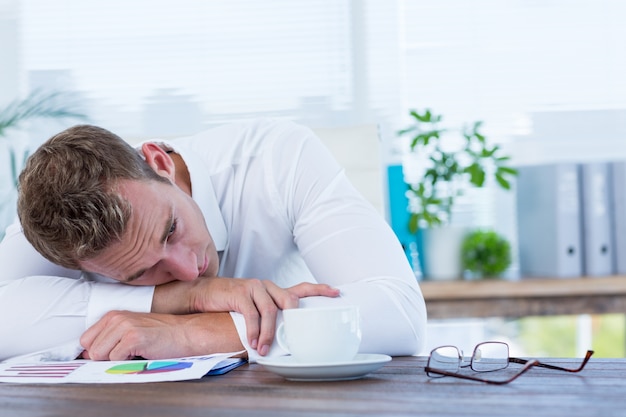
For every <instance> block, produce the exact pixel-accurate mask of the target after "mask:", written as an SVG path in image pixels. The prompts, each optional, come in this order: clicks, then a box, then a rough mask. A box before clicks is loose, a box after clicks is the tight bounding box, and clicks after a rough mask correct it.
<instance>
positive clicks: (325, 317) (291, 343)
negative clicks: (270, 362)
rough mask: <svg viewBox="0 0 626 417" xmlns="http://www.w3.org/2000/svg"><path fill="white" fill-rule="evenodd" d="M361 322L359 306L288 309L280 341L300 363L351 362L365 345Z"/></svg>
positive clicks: (280, 326)
mask: <svg viewBox="0 0 626 417" xmlns="http://www.w3.org/2000/svg"><path fill="white" fill-rule="evenodd" d="M359 320H360V319H359V309H358V307H356V306H343V307H319V308H294V309H288V310H284V311H283V323H281V324H280V325H279V326H278V329H277V331H276V340H277V341H278V344H279V345H280V346H281V347H282V348H283V349H284V350H286V351H287V352H289V353H290V354H291V356H292V357H293V358H294V360H295V361H297V362H300V363H333V362H348V361H351V360H352V359H354V357H355V356H356V354H357V353H358V351H359V345H360V344H361V329H360V322H359Z"/></svg>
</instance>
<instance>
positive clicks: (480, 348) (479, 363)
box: [471, 342, 509, 372]
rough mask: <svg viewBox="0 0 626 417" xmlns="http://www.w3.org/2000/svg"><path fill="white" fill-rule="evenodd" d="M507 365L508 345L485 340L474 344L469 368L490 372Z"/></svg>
mask: <svg viewBox="0 0 626 417" xmlns="http://www.w3.org/2000/svg"><path fill="white" fill-rule="evenodd" d="M507 366H509V346H508V345H507V344H506V343H502V342H485V343H481V344H479V345H477V346H476V348H475V349H474V353H473V355H472V362H471V368H472V369H473V370H474V371H476V372H490V371H497V370H500V369H504V368H506V367H507Z"/></svg>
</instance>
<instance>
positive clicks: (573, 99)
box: [0, 0, 626, 356]
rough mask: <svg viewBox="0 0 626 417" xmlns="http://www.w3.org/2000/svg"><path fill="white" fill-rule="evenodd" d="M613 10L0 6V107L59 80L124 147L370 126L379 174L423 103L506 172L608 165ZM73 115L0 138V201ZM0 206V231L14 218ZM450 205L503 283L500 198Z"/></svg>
mask: <svg viewBox="0 0 626 417" xmlns="http://www.w3.org/2000/svg"><path fill="white" fill-rule="evenodd" d="M625 19H626V2H622V1H620V0H543V1H536V0H438V1H436V2H433V1H422V0H362V1H359V0H300V1H297V2H295V1H288V0H264V1H262V2H260V1H254V0H229V1H217V0H207V1H201V0H176V1H168V0H150V1H147V0H146V1H143V0H131V1H128V0H124V1H122V0H108V1H106V2H97V1H89V0H88V1H85V0H56V1H54V2H50V1H46V0H0V109H1V108H3V106H6V105H9V104H10V103H12V102H14V100H20V99H24V98H26V97H28V96H29V94H32V93H33V92H36V91H62V92H65V93H69V94H71V96H72V100H73V105H75V106H76V107H75V108H77V109H79V110H80V111H81V112H83V113H85V114H86V115H87V116H88V118H89V119H88V120H89V122H90V123H94V124H97V125H101V126H103V127H105V128H107V129H109V130H112V131H114V132H115V133H117V134H118V135H120V136H122V137H124V138H127V139H128V140H131V141H135V140H139V139H142V138H148V137H169V136H180V135H186V134H191V133H195V132H197V131H200V130H202V129H206V128H209V127H211V126H215V125H218V124H222V123H226V122H231V121H240V120H246V119H250V118H255V117H277V118H284V119H290V120H294V121H297V122H300V123H303V124H306V125H308V126H310V127H312V128H316V129H317V128H319V129H342V128H353V127H359V126H375V127H376V132H377V135H378V139H379V140H380V161H378V162H379V163H380V164H381V166H382V167H383V168H384V167H385V166H389V165H394V164H402V161H403V158H404V156H405V155H404V153H405V151H406V146H405V144H403V143H402V140H401V139H400V138H399V136H398V134H397V131H398V130H399V129H402V128H404V127H405V126H406V124H407V123H409V117H408V116H409V110H410V109H424V108H432V109H434V111H436V112H437V113H438V114H442V115H443V116H444V120H445V121H446V123H449V124H451V125H459V124H462V123H465V122H468V121H473V120H481V121H483V122H484V123H483V133H484V134H485V136H487V137H488V138H489V140H490V141H491V142H492V143H495V144H498V145H500V146H501V147H502V149H504V150H505V151H506V152H507V153H508V154H509V155H511V157H512V162H513V164H514V165H525V164H538V163H553V162H560V161H577V162H585V161H596V160H603V159H606V158H609V157H610V158H616V157H618V158H624V159H626V77H625V76H624V74H626V26H625V25H623V22H624V20H625ZM75 123H76V120H72V119H71V118H64V119H45V120H36V121H29V122H26V123H25V124H24V125H22V126H21V128H20V129H11V130H8V131H6V132H5V133H4V135H3V136H0V159H2V158H3V159H2V160H1V161H0V170H5V171H2V177H1V181H0V201H2V200H7V201H9V200H10V199H11V197H10V196H11V195H12V193H13V191H14V190H13V184H12V183H11V174H10V172H9V169H10V166H11V164H10V163H9V155H10V154H12V155H18V156H19V155H22V154H24V153H28V151H29V150H31V149H34V148H35V147H36V146H38V145H39V144H40V143H41V142H43V141H44V140H45V139H47V138H48V137H50V136H51V135H52V134H54V133H56V132H58V131H60V130H61V129H63V128H65V127H67V126H69V125H72V124H75ZM7 150H11V152H12V153H11V152H7ZM348 152H351V153H353V154H355V155H359V152H360V148H359V146H358V145H357V146H353V147H351V148H350V149H349V150H348ZM16 163H17V165H18V166H17V167H16V169H19V164H20V163H21V158H17V162H16ZM382 172H384V170H382ZM373 186H374V185H373ZM376 187H378V184H376ZM376 192H380V195H383V196H385V192H386V188H385V187H383V188H381V189H379V190H376V191H375V193H376ZM384 198H386V197H384ZM1 208H2V213H1V216H0V218H1V222H2V224H1V225H0V226H1V227H2V229H4V227H5V225H6V224H7V223H8V222H9V221H10V219H11V218H12V217H13V215H14V211H13V208H12V207H11V205H10V204H4V205H3V206H2V207H1ZM383 211H386V212H385V213H383V214H385V215H386V216H387V218H389V215H390V213H389V207H388V204H387V205H386V209H383ZM458 211H463V212H469V213H471V215H470V216H466V217H463V218H464V219H465V220H464V221H466V222H467V223H468V224H471V225H472V226H481V227H490V228H493V229H495V230H497V231H498V232H499V233H501V234H502V235H503V236H505V237H506V238H507V239H508V240H509V241H510V242H511V244H512V248H513V260H512V263H511V265H510V267H509V269H508V270H507V272H506V274H505V276H504V279H518V278H519V275H520V273H519V262H518V259H517V254H516V247H517V246H516V243H517V231H516V222H515V216H516V213H515V195H514V193H507V192H504V191H503V190H500V189H498V188H496V187H493V186H492V185H490V184H487V187H486V189H485V190H483V192H482V194H481V195H480V198H478V199H474V200H473V201H467V202H461V204H460V205H459V207H458ZM399 233H404V231H401V232H399ZM417 278H420V277H419V276H418V277H417ZM431 327H432V331H431V332H430V334H431V340H430V341H429V346H428V347H430V346H431V345H436V344H441V343H439V342H442V343H445V344H449V343H453V344H454V343H456V344H459V345H467V346H469V345H471V344H473V343H474V342H475V341H482V340H483V339H486V338H490V339H491V338H499V339H506V340H509V341H510V342H511V343H512V345H513V351H514V353H515V354H524V353H526V354H529V355H538V356H572V355H575V354H577V353H578V352H580V351H581V350H582V349H586V348H588V347H590V346H591V345H593V347H594V348H595V349H596V351H597V354H598V355H604V356H624V349H625V341H624V331H625V329H626V323H625V321H624V316H623V315H604V316H593V317H592V316H572V317H570V316H567V317H552V318H527V319H523V320H502V319H490V320H470V319H468V320H465V321H463V320H461V321H459V320H455V321H441V322H438V321H434V322H431ZM469 348H470V347H466V349H468V350H469Z"/></svg>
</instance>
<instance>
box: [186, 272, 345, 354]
mask: <svg viewBox="0 0 626 417" xmlns="http://www.w3.org/2000/svg"><path fill="white" fill-rule="evenodd" d="M196 282H197V284H198V285H197V286H196V289H195V290H194V291H193V294H194V300H193V302H192V306H193V308H194V310H195V311H236V312H238V313H241V314H242V315H243V316H244V320H245V322H246V337H247V338H248V343H249V344H250V347H251V348H252V349H257V351H258V352H259V354H260V355H262V356H264V355H266V354H267V352H268V351H269V347H270V345H271V344H272V341H273V340H274V334H275V331H276V316H277V314H278V310H279V309H280V310H285V309H288V308H296V307H298V303H299V300H300V298H303V297H310V296H326V297H337V296H338V295H339V290H338V289H335V288H332V287H330V286H328V285H326V284H311V283H301V284H298V285H295V286H293V287H290V288H287V289H283V288H280V287H279V286H277V285H276V284H274V283H273V282H272V281H269V280H258V279H241V278H219V277H217V278H205V279H201V280H197V281H196Z"/></svg>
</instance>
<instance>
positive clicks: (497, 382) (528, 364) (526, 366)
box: [424, 341, 594, 385]
mask: <svg viewBox="0 0 626 417" xmlns="http://www.w3.org/2000/svg"><path fill="white" fill-rule="evenodd" d="M484 344H502V345H505V346H506V348H507V356H508V351H509V345H508V344H507V343H504V342H496V341H488V342H482V343H479V344H477V345H476V346H475V347H474V350H473V352H472V356H471V359H470V363H469V365H465V366H462V363H463V359H464V357H463V354H462V351H461V350H460V349H459V348H458V347H456V346H452V345H444V346H439V347H436V348H434V349H433V350H431V351H430V355H428V362H427V365H426V367H425V368H424V371H425V372H426V374H427V375H428V376H429V377H431V378H437V376H436V375H440V377H444V376H451V377H455V378H460V379H467V380H470V381H478V382H484V383H487V384H494V385H504V384H508V383H510V382H513V381H514V380H516V379H517V378H519V377H520V376H522V375H523V374H524V373H526V372H527V371H528V370H529V369H530V368H532V367H533V366H537V367H540V368H546V369H552V370H557V371H564V372H571V373H576V372H580V371H582V370H583V369H584V368H585V366H586V365H587V362H589V359H590V358H591V355H593V353H594V351H593V350H587V353H586V354H585V357H584V358H583V361H582V363H581V364H580V366H578V368H575V369H571V368H564V367H562V366H556V365H550V364H547V363H543V362H539V361H538V360H535V359H532V360H530V359H522V358H514V357H510V356H508V360H507V364H506V366H504V367H502V368H498V369H494V370H491V371H488V370H478V369H475V368H474V367H473V362H474V357H476V352H477V350H478V349H479V348H480V347H481V346H482V345H484ZM444 347H451V348H454V349H456V351H457V353H458V358H459V362H458V367H459V368H460V367H468V366H469V367H470V368H471V369H472V370H473V371H475V372H492V371H496V370H502V369H506V368H508V364H509V363H517V364H522V365H524V367H522V369H520V370H519V371H518V372H517V373H516V374H515V375H513V376H511V377H510V378H508V379H504V380H493V379H484V378H479V377H476V376H472V375H464V374H459V373H455V372H449V371H446V370H443V369H437V368H432V367H431V366H430V360H431V358H432V355H433V352H435V351H437V350H439V349H441V348H444ZM431 374H435V375H431Z"/></svg>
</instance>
